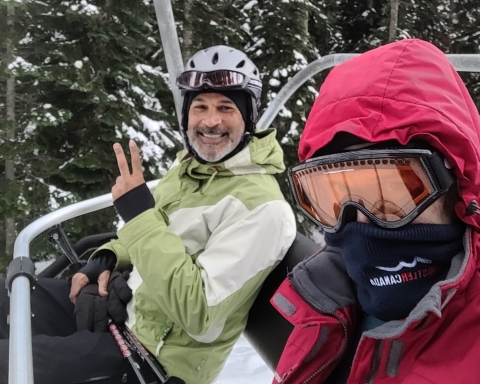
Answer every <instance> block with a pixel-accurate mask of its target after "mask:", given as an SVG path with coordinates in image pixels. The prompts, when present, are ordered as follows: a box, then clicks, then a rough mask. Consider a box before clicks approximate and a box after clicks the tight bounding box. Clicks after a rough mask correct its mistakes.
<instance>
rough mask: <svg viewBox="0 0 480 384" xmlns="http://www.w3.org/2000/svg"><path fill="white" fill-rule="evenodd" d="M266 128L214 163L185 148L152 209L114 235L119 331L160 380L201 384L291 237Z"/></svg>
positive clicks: (290, 217) (278, 156)
mask: <svg viewBox="0 0 480 384" xmlns="http://www.w3.org/2000/svg"><path fill="white" fill-rule="evenodd" d="M275 134H276V132H275V131H274V130H268V131H265V132H261V133H257V134H255V136H254V138H253V139H252V140H251V141H250V143H249V144H248V146H247V147H246V148H245V149H243V150H242V151H241V152H239V153H238V154H236V155H235V156H233V157H232V158H230V159H229V160H227V161H225V162H223V163H219V164H200V163H199V162H197V161H196V160H195V159H193V158H192V157H190V156H189V155H187V153H186V152H185V151H182V152H180V153H179V154H178V155H177V160H176V161H175V163H174V164H173V166H172V168H171V169H170V170H169V172H168V173H167V174H166V175H165V176H164V177H163V179H162V180H161V181H160V183H159V184H158V186H157V188H156V190H155V193H154V197H155V208H153V209H149V210H147V211H145V212H143V213H142V214H140V215H138V216H137V217H135V218H133V219H132V220H130V221H129V222H127V224H125V226H124V227H123V228H121V229H120V230H119V232H118V240H116V241H113V242H110V243H108V244H106V245H105V246H103V247H102V248H101V249H109V250H112V251H113V252H114V253H115V254H116V256H117V265H118V264H123V263H130V262H131V263H132V264H133V265H134V270H133V272H132V273H131V275H130V279H129V281H128V283H129V285H130V288H131V289H132V290H133V299H132V300H131V302H130V303H129V305H128V307H127V309H128V313H129V318H128V321H127V325H128V326H129V327H130V328H131V329H132V331H133V332H134V333H135V335H136V336H137V337H138V338H139V340H140V341H141V342H142V343H143V345H144V346H145V347H146V348H147V349H148V350H149V351H150V352H151V353H153V354H155V356H156V357H157V359H158V360H159V361H160V362H161V364H162V365H163V366H164V367H165V369H166V370H167V372H168V373H169V374H170V375H173V376H178V377H180V378H182V379H183V380H185V381H186V383H187V384H207V383H211V382H212V381H213V380H214V379H215V378H216V377H217V376H218V374H219V373H220V371H221V369H222V366H223V364H224V362H225V360H226V358H227V356H228V355H229V353H230V351H231V350H232V348H233V345H234V344H235V342H236V341H237V339H238V338H239V336H240V335H241V333H242V331H243V330H244V328H245V325H246V322H247V317H248V311H249V309H250V307H251V305H252V304H253V302H254V300H255V298H256V296H257V293H258V292H259V289H260V287H261V285H262V283H263V281H264V280H265V278H266V277H267V275H268V274H269V273H270V271H271V270H272V269H273V268H274V267H275V266H276V265H277V264H278V262H279V261H280V260H281V259H282V258H283V256H284V255H285V253H286V252H287V250H288V248H289V247H290V245H291V244H292V242H293V240H294V238H295V234H296V227H295V218H294V214H293V212H292V209H291V208H290V206H289V205H288V203H287V202H286V201H285V199H284V197H283V195H282V193H281V191H280V188H279V186H278V184H277V181H276V180H275V178H274V176H273V174H275V173H281V172H283V171H284V169H285V167H284V164H283V151H282V149H281V148H280V146H279V144H278V142H277V140H276V139H275Z"/></svg>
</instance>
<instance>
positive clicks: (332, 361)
mask: <svg viewBox="0 0 480 384" xmlns="http://www.w3.org/2000/svg"><path fill="white" fill-rule="evenodd" d="M287 279H288V281H289V282H290V284H292V287H293V289H294V290H295V292H297V294H298V295H299V296H300V297H301V298H302V299H303V300H304V301H305V302H306V303H307V304H308V305H309V306H310V307H312V308H313V309H314V310H315V311H317V312H318V313H320V314H322V315H332V316H333V317H335V318H336V319H337V320H338V321H339V323H340V324H342V326H343V330H344V331H345V342H344V343H343V347H342V350H341V351H340V353H339V354H338V355H337V356H335V357H333V358H332V359H331V360H329V361H327V362H326V363H325V364H324V365H323V366H322V367H320V368H319V369H318V370H316V371H315V372H314V373H312V375H310V376H309V377H308V378H307V379H306V380H305V381H303V383H302V384H307V383H308V382H310V381H312V380H313V379H314V378H315V377H316V376H317V375H318V374H319V373H320V372H322V371H323V370H324V369H325V368H327V367H328V366H330V365H331V364H333V363H334V362H335V361H336V360H338V359H340V357H341V356H342V355H343V354H344V353H345V351H346V350H347V345H348V332H347V325H346V324H345V322H344V321H343V320H342V319H341V318H340V317H339V316H338V315H336V314H335V312H326V311H322V310H321V309H319V308H318V307H317V306H316V305H315V304H313V303H311V302H310V301H309V300H308V299H307V298H306V297H305V296H304V295H303V294H302V293H301V292H300V291H299V290H298V288H297V287H296V286H295V284H294V283H293V280H292V277H291V276H290V275H289V276H287Z"/></svg>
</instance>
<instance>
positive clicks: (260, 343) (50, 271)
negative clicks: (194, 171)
mask: <svg viewBox="0 0 480 384" xmlns="http://www.w3.org/2000/svg"><path fill="white" fill-rule="evenodd" d="M154 6H155V10H156V15H157V20H158V25H159V29H160V34H161V39H162V46H163V51H164V53H165V58H166V62H167V67H168V72H169V77H170V82H171V89H172V92H173V96H174V99H175V106H176V111H177V116H178V117H179V119H180V116H181V113H180V112H181V105H182V103H181V101H182V100H181V96H180V92H179V90H178V88H177V87H176V85H175V79H176V77H177V76H178V74H179V73H180V72H181V71H182V68H183V60H182V55H181V52H180V46H179V42H178V37H177V32H176V27H175V22H174V18H173V11H172V7H171V3H170V0H154ZM357 55H358V54H353V53H341V54H332V55H327V56H324V57H321V58H319V59H318V60H316V61H314V62H312V63H310V64H309V65H308V66H306V67H305V68H303V69H302V70H301V71H299V72H298V73H297V74H296V75H295V76H293V77H292V78H291V79H290V80H289V81H288V83H287V84H286V85H285V86H284V87H283V88H282V89H281V90H280V92H279V93H278V94H277V96H276V98H275V99H274V100H272V102H271V103H270V105H269V106H268V108H267V109H266V110H265V112H264V114H263V115H262V116H261V118H260V119H259V121H258V123H257V129H258V130H265V129H267V128H268V127H269V126H270V125H271V123H272V122H273V120H274V119H275V117H276V116H277V115H278V113H279V111H280V110H281V108H282V107H283V106H284V105H285V102H286V101H287V100H288V99H289V98H290V97H291V96H292V95H293V93H294V92H295V91H296V90H297V89H298V88H299V87H300V86H301V85H303V84H304V83H305V82H306V81H307V80H309V79H310V78H312V77H313V76H315V75H317V74H318V73H320V72H322V71H323V70H325V69H329V68H332V67H334V66H336V65H338V64H340V63H342V62H344V61H345V60H348V59H350V58H352V57H354V56H357ZM447 57H448V58H449V60H450V61H451V63H452V64H453V66H454V67H455V69H456V70H457V71H459V72H480V54H448V55H447ZM157 184H158V180H155V181H150V182H148V183H147V185H148V187H149V188H150V189H154V188H155V187H156V185H157ZM112 205H113V202H112V197H111V194H105V195H102V196H98V197H95V198H93V199H89V200H86V201H82V202H78V203H75V204H72V205H70V206H67V207H63V208H60V209H58V210H56V211H54V212H51V213H49V214H47V215H45V216H43V217H41V218H39V219H38V220H36V221H34V222H33V223H31V224H29V225H28V226H27V227H26V228H24V229H23V230H22V231H21V232H20V233H19V235H18V236H17V238H16V241H15V245H14V253H13V261H12V262H11V263H10V265H9V268H8V272H7V282H8V288H9V290H10V298H11V304H10V324H11V325H10V355H9V381H8V382H9V384H33V383H34V381H33V362H32V333H31V321H30V318H31V310H30V287H31V284H32V283H33V282H34V279H35V273H34V270H35V269H34V265H33V263H32V261H31V260H30V250H29V247H30V243H31V242H32V240H33V239H34V238H35V237H36V236H37V235H39V234H40V233H42V232H43V231H45V230H47V229H49V228H52V227H55V226H57V225H59V224H60V223H63V222H65V221H67V220H69V219H72V218H74V217H78V216H81V215H85V214H88V213H91V212H94V211H97V210H100V209H104V208H107V207H110V206H112ZM114 236H115V234H114V233H107V234H95V235H92V236H88V237H86V238H84V239H82V240H80V241H79V242H78V243H77V244H75V245H74V246H73V248H74V250H75V251H76V253H77V254H78V255H80V256H81V255H82V254H84V253H85V252H87V251H88V250H91V249H94V248H97V247H99V246H100V245H101V244H103V243H104V242H106V241H108V240H109V239H111V238H113V237H114ZM317 249H318V245H317V244H315V243H314V242H313V241H312V240H310V239H308V238H306V237H305V236H303V235H301V234H297V237H296V239H295V242H294V243H293V245H292V247H291V248H290V250H289V251H288V253H287V255H286V256H285V258H284V260H283V261H282V263H281V264H279V265H278V266H277V268H276V269H275V270H274V271H273V272H272V273H271V274H270V276H269V277H268V278H267V280H266V281H265V284H264V285H263V288H262V289H261V291H260V293H259V295H258V297H257V299H256V301H255V303H254V305H253V307H252V309H251V311H250V315H249V321H248V324H247V328H246V330H245V335H246V337H247V339H248V340H249V341H250V343H251V344H252V346H253V347H254V348H255V349H256V350H257V352H258V353H259V355H260V356H261V358H262V359H263V360H264V361H265V363H266V364H267V365H268V366H269V367H270V369H271V370H272V371H273V370H274V369H275V366H276V364H277V362H278V360H279V358H280V354H281V352H282V350H283V347H284V345H285V343H286V340H287V337H288V335H289V334H290V332H291V330H292V326H291V325H290V324H289V323H288V322H287V321H286V320H285V319H283V317H282V316H280V315H279V314H278V313H277V312H276V311H275V310H274V309H273V307H272V306H271V305H270V303H269V300H270V297H271V296H272V294H273V292H274V291H275V289H276V288H277V287H278V286H279V285H280V283H281V281H282V280H283V279H284V278H285V277H286V274H287V272H288V271H289V270H291V269H292V268H293V267H294V266H295V265H296V264H297V263H299V262H300V261H302V260H304V259H305V258H306V257H308V256H310V255H312V254H313V253H314V252H315V251H316V250H317ZM71 263H72V261H71V260H69V259H68V258H67V257H66V256H61V257H60V258H59V259H58V260H57V261H55V262H54V263H53V264H52V265H51V266H50V267H48V268H47V269H46V270H45V271H43V272H41V273H40V274H39V275H40V276H42V277H55V276H57V275H59V274H61V273H62V272H63V271H64V270H65V269H66V268H68V267H69V266H70V265H71Z"/></svg>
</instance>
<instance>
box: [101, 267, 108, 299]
mask: <svg viewBox="0 0 480 384" xmlns="http://www.w3.org/2000/svg"><path fill="white" fill-rule="evenodd" d="M109 279H110V271H109V270H108V269H107V270H105V271H103V272H102V273H101V274H100V276H98V294H99V295H100V296H108V290H107V288H108V280H109Z"/></svg>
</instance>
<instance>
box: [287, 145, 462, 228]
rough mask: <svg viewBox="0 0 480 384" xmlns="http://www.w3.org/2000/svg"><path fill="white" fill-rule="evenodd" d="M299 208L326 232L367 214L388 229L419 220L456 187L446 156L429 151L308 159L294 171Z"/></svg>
mask: <svg viewBox="0 0 480 384" xmlns="http://www.w3.org/2000/svg"><path fill="white" fill-rule="evenodd" d="M288 179H289V182H290V188H291V191H292V195H293V198H294V199H295V202H296V204H297V206H298V208H299V209H300V210H301V211H302V212H303V213H304V214H305V215H306V216H307V217H308V218H309V219H310V220H312V221H313V222H314V223H315V224H317V225H318V226H319V227H321V228H323V229H324V230H325V231H326V232H330V233H333V232H338V231H339V230H341V228H342V227H343V225H344V224H345V222H346V221H347V219H350V220H355V219H356V213H357V212H356V210H357V209H358V210H359V211H361V212H362V213H363V214H364V215H365V216H367V217H368V218H369V219H370V220H371V221H372V222H373V223H375V224H376V225H378V226H380V227H383V228H399V227H401V226H403V225H406V224H408V223H410V222H411V221H413V220H414V219H415V218H416V217H417V216H418V215H419V214H420V213H422V212H423V211H424V210H425V209H426V208H427V207H428V206H430V205H431V204H432V203H433V202H434V201H435V200H437V199H438V198H439V197H440V196H441V195H442V194H444V193H445V192H446V191H447V190H448V189H449V188H450V186H451V185H452V184H453V183H454V182H455V177H454V175H453V172H452V171H451V169H450V168H449V166H448V165H447V163H446V162H445V161H444V159H443V157H442V156H441V155H440V154H438V153H437V152H435V151H430V150H427V149H387V150H361V151H354V152H345V153H340V154H335V155H328V156H322V157H317V158H313V159H310V160H307V161H305V162H303V163H301V164H299V165H297V166H295V167H292V168H290V169H289V172H288Z"/></svg>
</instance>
